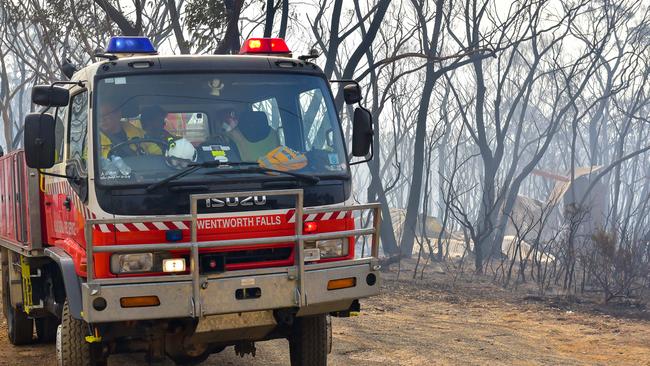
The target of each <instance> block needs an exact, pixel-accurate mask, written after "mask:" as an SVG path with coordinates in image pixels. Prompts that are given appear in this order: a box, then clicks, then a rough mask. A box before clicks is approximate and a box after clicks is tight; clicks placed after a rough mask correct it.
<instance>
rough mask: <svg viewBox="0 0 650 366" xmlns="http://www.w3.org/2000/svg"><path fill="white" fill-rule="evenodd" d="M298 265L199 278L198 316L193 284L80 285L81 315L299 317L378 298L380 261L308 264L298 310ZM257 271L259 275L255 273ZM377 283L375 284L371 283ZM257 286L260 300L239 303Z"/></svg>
mask: <svg viewBox="0 0 650 366" xmlns="http://www.w3.org/2000/svg"><path fill="white" fill-rule="evenodd" d="M293 268H294V267H286V268H275V269H274V273H264V274H253V273H250V272H254V271H248V272H249V273H248V274H240V273H237V272H227V273H224V274H223V275H222V276H220V277H216V278H215V277H205V278H202V279H201V291H200V296H199V308H200V314H195V311H194V309H195V307H194V298H193V295H192V282H191V281H174V282H158V283H139V284H138V283H134V284H122V285H104V286H101V287H93V286H90V285H88V284H87V283H84V284H83V285H82V299H83V317H84V319H85V320H86V321H87V322H89V323H103V322H116V321H127V320H151V319H169V318H186V317H203V316H208V315H217V314H230V313H239V312H249V311H258V310H273V309H286V308H297V310H298V313H297V315H298V316H304V315H310V314H319V313H327V312H332V311H342V310H346V309H348V308H349V307H350V305H351V303H352V301H353V300H355V299H361V298H365V297H369V296H374V295H377V294H379V287H380V284H379V273H378V271H377V270H378V266H377V265H376V261H373V260H371V259H369V258H368V259H357V260H349V261H343V262H339V263H336V262H334V263H331V262H330V263H323V264H314V265H308V266H305V277H304V287H303V289H304V290H303V291H304V301H303V304H302V306H299V298H300V293H299V291H298V290H297V286H296V278H295V274H294V272H293V271H292V269H293ZM257 272H259V271H257ZM348 277H355V278H356V286H354V287H351V288H345V289H339V290H328V289H327V283H328V281H330V280H335V279H340V278H348ZM373 279H374V281H373ZM256 287H257V288H259V289H260V290H261V295H260V296H259V297H258V298H249V299H237V298H236V295H235V293H236V291H237V290H240V289H247V288H256ZM130 296H158V298H159V299H160V305H159V306H155V307H140V308H122V307H121V305H120V298H122V297H130ZM98 298H103V299H104V300H105V301H106V307H105V308H104V309H103V310H101V311H100V310H97V309H95V308H94V307H93V303H94V302H95V301H96V300H97V299H98Z"/></svg>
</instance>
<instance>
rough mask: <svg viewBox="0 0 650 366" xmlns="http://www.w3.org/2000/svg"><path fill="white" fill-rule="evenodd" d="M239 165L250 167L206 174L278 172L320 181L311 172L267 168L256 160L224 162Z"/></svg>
mask: <svg viewBox="0 0 650 366" xmlns="http://www.w3.org/2000/svg"><path fill="white" fill-rule="evenodd" d="M229 165H230V166H239V167H245V166H248V167H249V168H238V169H228V170H215V171H212V172H209V173H206V174H220V173H226V172H228V173H232V172H235V173H239V172H241V173H276V174H284V175H288V176H290V177H294V178H296V179H298V180H301V181H304V182H307V183H309V184H316V183H318V182H320V178H318V177H317V176H314V175H309V174H303V173H296V172H290V171H284V170H278V169H273V168H267V167H265V166H261V165H260V163H258V162H256V161H239V162H233V163H222V166H224V167H225V166H229Z"/></svg>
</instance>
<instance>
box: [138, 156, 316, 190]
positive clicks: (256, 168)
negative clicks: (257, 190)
mask: <svg viewBox="0 0 650 366" xmlns="http://www.w3.org/2000/svg"><path fill="white" fill-rule="evenodd" d="M242 166H244V167H245V166H250V167H251V168H245V169H242V168H239V169H225V170H218V171H214V172H210V173H207V174H219V173H230V172H253V173H255V172H258V173H278V174H285V175H289V176H292V177H294V178H297V179H299V180H302V181H305V182H307V183H310V184H316V183H318V182H320V178H318V177H315V176H313V175H308V174H301V173H295V172H285V171H282V170H277V169H272V168H266V167H263V166H261V165H260V164H259V163H258V162H256V161H234V162H221V161H219V160H214V161H204V162H201V163H190V164H189V165H188V166H187V168H185V169H183V170H181V171H180V172H178V173H176V174H172V175H170V176H168V177H167V178H165V179H162V180H160V181H158V182H156V183H152V184H150V185H149V186H147V188H145V190H146V191H147V192H151V191H153V190H154V189H156V188H159V187H162V186H164V185H166V184H167V183H169V182H171V181H174V180H176V179H179V178H182V177H184V176H186V175H189V174H191V173H194V172H195V171H197V170H199V169H201V168H219V167H242Z"/></svg>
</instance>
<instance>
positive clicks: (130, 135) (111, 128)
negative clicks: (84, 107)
mask: <svg viewBox="0 0 650 366" xmlns="http://www.w3.org/2000/svg"><path fill="white" fill-rule="evenodd" d="M98 125H99V143H100V145H101V156H102V157H103V158H108V153H109V152H110V151H111V149H112V148H113V147H114V146H116V145H117V144H120V143H123V142H126V141H129V140H132V139H136V138H144V131H143V130H142V129H140V128H138V127H136V126H134V125H133V124H131V123H130V122H122V111H121V109H120V108H119V107H117V103H115V102H114V101H106V102H104V103H102V104H101V105H100V107H99V124H98ZM134 145H136V144H133V145H122V148H120V149H119V151H113V152H114V153H116V154H117V155H120V156H131V155H135V154H136V148H137V146H134Z"/></svg>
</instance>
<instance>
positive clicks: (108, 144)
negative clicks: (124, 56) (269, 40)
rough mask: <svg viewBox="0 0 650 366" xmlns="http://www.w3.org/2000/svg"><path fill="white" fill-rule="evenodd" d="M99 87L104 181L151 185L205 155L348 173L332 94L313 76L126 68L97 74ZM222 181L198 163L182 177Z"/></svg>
mask: <svg viewBox="0 0 650 366" xmlns="http://www.w3.org/2000/svg"><path fill="white" fill-rule="evenodd" d="M96 91H97V99H96V101H97V108H94V111H95V112H94V113H95V119H94V121H95V129H94V131H95V137H94V138H95V140H94V141H95V146H98V148H96V149H95V151H96V159H97V161H98V162H99V164H97V165H96V166H97V169H98V173H97V175H98V178H99V180H100V182H101V184H104V185H129V184H151V183H154V182H157V181H160V180H161V179H164V178H166V177H169V176H171V175H173V174H176V173H178V172H179V170H182V169H185V168H186V167H187V166H188V165H192V164H194V163H203V162H210V161H219V162H221V163H224V164H227V163H234V162H256V163H259V165H260V166H262V167H264V168H270V169H275V170H281V171H289V172H297V173H302V174H309V175H314V176H319V175H328V176H330V175H332V174H335V175H345V174H347V172H348V167H347V164H346V158H345V151H344V148H343V140H342V136H341V129H340V127H339V125H338V119H337V116H336V113H335V110H334V107H333V103H332V99H331V94H330V93H329V90H328V89H327V84H326V82H325V80H324V79H322V78H320V77H317V76H309V75H296V74H234V73H233V74H228V73H224V74H214V73H211V74H164V75H129V76H122V77H114V78H106V79H101V80H99V82H98V85H97V87H96ZM212 170H214V169H212ZM232 173H238V174H243V175H245V174H254V173H252V171H235V170H233V172H232ZM257 174H259V173H257ZM278 176H284V175H278ZM229 177H230V178H232V174H229ZM284 177H285V178H286V176H284ZM267 178H268V179H273V178H274V177H272V176H268V177H267ZM219 179H220V176H219V175H218V174H214V171H212V172H211V169H200V170H197V171H196V172H194V173H193V174H191V175H187V176H185V177H183V178H181V179H179V181H183V182H190V181H200V182H205V181H206V180H219Z"/></svg>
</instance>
